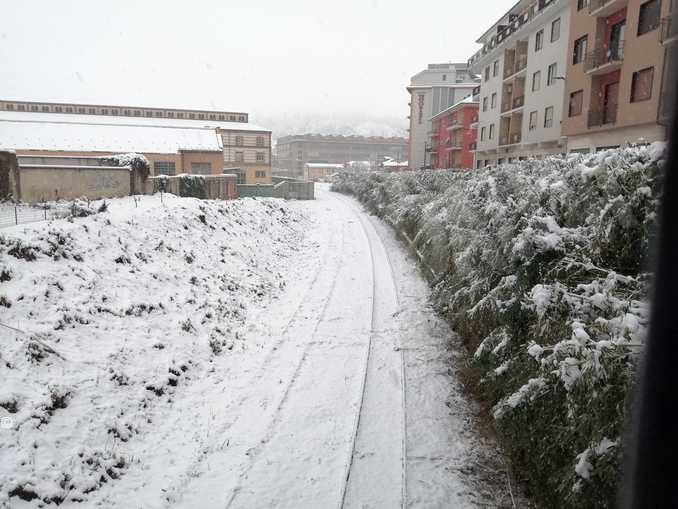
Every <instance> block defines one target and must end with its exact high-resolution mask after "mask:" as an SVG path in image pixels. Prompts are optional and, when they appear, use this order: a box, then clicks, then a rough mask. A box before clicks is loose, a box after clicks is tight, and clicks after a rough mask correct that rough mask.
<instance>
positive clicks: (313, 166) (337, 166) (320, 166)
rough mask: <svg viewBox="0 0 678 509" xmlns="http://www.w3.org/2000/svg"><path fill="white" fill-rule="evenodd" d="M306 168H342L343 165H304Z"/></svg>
mask: <svg viewBox="0 0 678 509" xmlns="http://www.w3.org/2000/svg"><path fill="white" fill-rule="evenodd" d="M306 166H308V167H309V168H343V167H344V165H343V164H330V163H306Z"/></svg>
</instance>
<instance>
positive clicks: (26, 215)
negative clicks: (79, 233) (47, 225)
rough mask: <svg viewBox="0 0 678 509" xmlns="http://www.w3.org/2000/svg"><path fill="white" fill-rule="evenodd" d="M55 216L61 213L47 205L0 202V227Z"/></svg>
mask: <svg viewBox="0 0 678 509" xmlns="http://www.w3.org/2000/svg"><path fill="white" fill-rule="evenodd" d="M57 217H61V214H59V213H58V212H57V211H56V210H54V209H52V208H50V207H48V206H30V205H14V204H0V228H7V227H9V226H16V225H19V224H25V223H35V222H38V221H47V220H48V219H56V218H57Z"/></svg>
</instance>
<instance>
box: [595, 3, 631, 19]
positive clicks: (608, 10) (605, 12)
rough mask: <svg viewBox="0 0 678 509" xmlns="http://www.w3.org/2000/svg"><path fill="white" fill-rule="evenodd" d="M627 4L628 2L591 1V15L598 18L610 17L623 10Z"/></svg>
mask: <svg viewBox="0 0 678 509" xmlns="http://www.w3.org/2000/svg"><path fill="white" fill-rule="evenodd" d="M627 3H628V0H591V3H590V4H589V13H590V14H591V16H596V17H603V16H609V15H610V14H614V13H615V12H617V11H618V10H620V9H622V8H623V7H624V6H625V5H626V4H627Z"/></svg>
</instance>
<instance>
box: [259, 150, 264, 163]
mask: <svg viewBox="0 0 678 509" xmlns="http://www.w3.org/2000/svg"><path fill="white" fill-rule="evenodd" d="M265 160H266V158H265V157H264V153H263V152H257V162H258V163H263V162H264V161H265Z"/></svg>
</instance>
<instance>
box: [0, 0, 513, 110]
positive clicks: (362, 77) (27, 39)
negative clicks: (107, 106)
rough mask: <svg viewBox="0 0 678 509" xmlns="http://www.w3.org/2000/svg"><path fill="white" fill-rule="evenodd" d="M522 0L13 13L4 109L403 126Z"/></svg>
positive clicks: (171, 2)
mask: <svg viewBox="0 0 678 509" xmlns="http://www.w3.org/2000/svg"><path fill="white" fill-rule="evenodd" d="M512 3H513V0H477V1H476V2H474V3H471V4H469V3H468V2H464V3H462V2H460V1H458V0H457V1H455V0H420V1H416V0H408V1H404V0H390V1H386V0H344V1H337V2H329V1H323V0H315V1H313V0H275V1H272V0H259V1H247V0H242V1H233V0H191V1H179V0H165V1H158V0H115V1H111V2H102V1H98V0H94V1H93V0H59V1H54V0H40V1H12V0H4V1H3V4H4V5H3V9H2V11H3V13H2V20H1V21H0V62H1V67H0V69H2V71H1V75H2V79H0V97H6V98H11V99H27V100H48V101H73V102H97V103H130V104H143V105H150V106H154V105H162V106H165V105H166V106H176V107H181V106H186V107H204V108H219V109H232V110H244V111H249V112H252V113H254V115H255V117H256V116H261V117H264V118H270V117H276V116H284V115H287V114H290V113H293V114H294V115H296V116H299V115H307V114H308V115H314V116H318V115H325V114H326V115H328V116H331V117H351V116H359V117H361V118H374V119H384V118H394V119H403V120H404V117H405V115H406V114H407V96H406V93H405V91H404V87H405V86H406V85H407V83H408V81H409V77H410V76H411V75H412V74H414V73H415V72H417V71H418V70H420V69H421V68H423V67H424V66H425V65H426V64H427V63H428V62H438V61H440V62H445V61H464V60H466V59H467V58H468V57H469V56H470V55H471V54H472V53H473V52H474V51H475V50H476V48H477V45H476V44H475V43H474V41H475V39H476V38H477V37H478V36H479V35H480V34H481V33H482V32H483V30H484V29H486V28H487V27H488V26H489V25H490V24H491V23H492V22H494V21H495V19H496V18H497V17H498V16H499V15H500V14H501V13H502V12H504V11H506V10H507V9H508V8H509V7H510V6H511V5H512Z"/></svg>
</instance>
